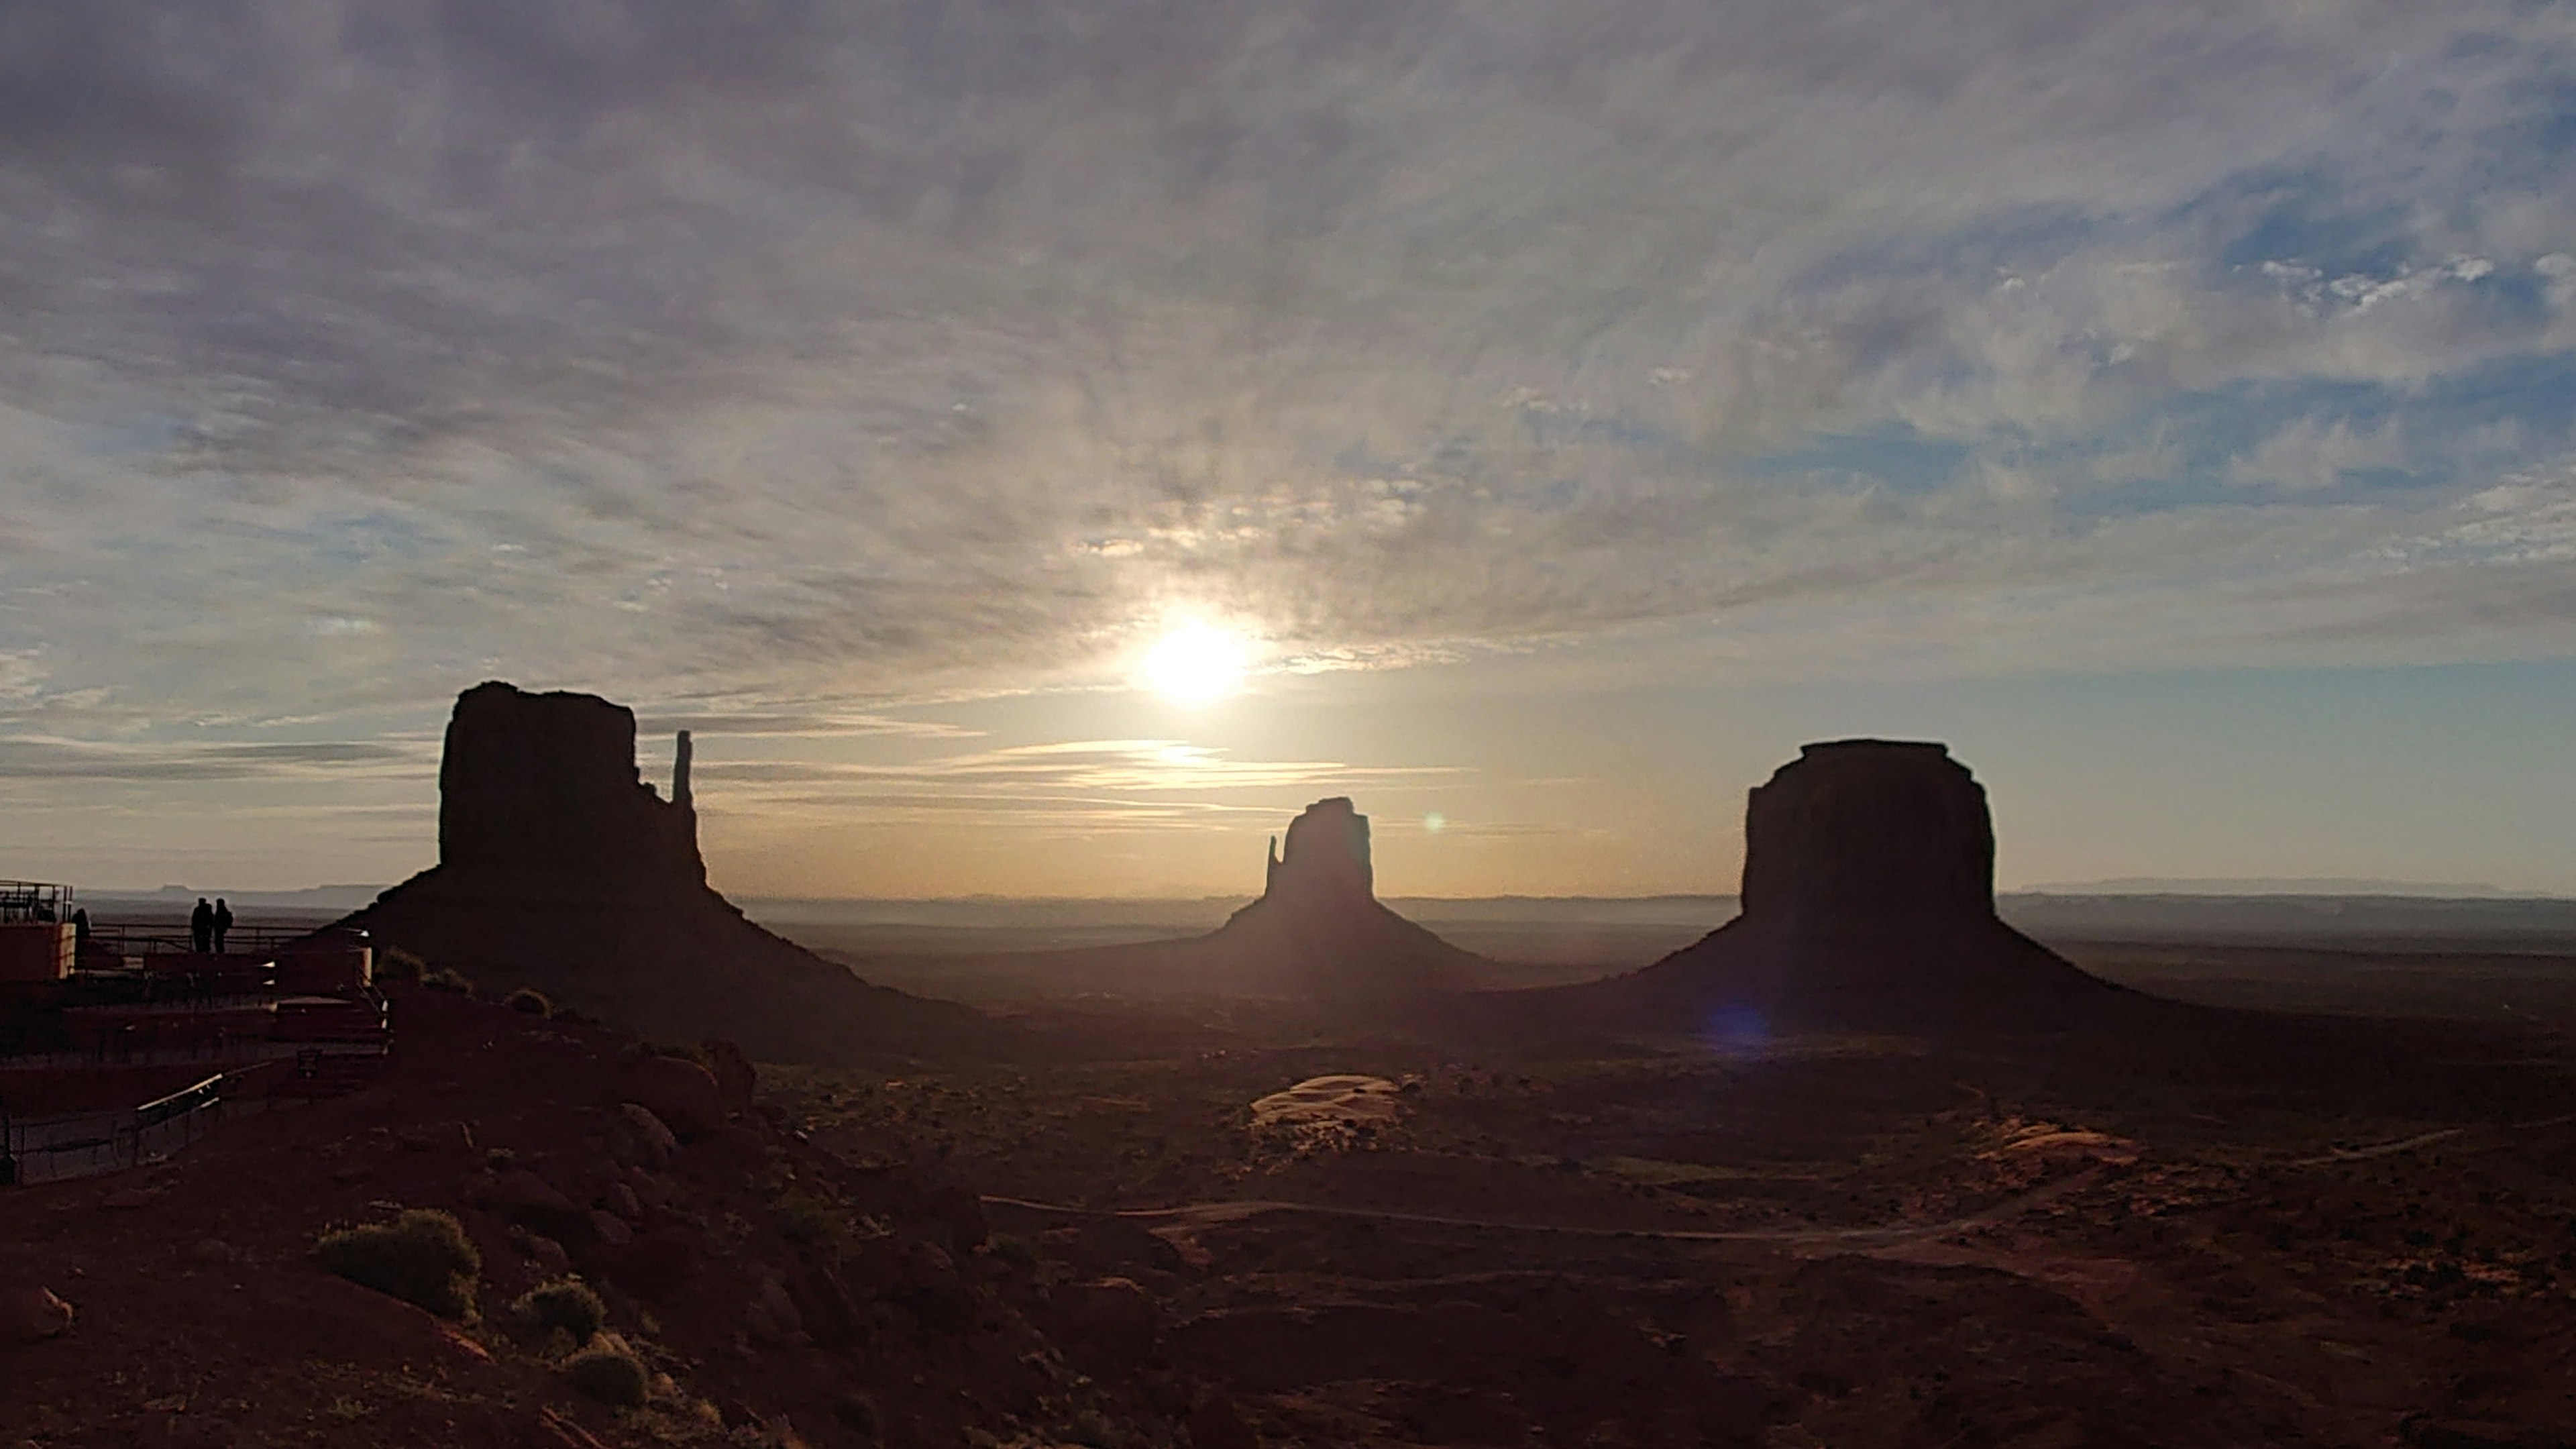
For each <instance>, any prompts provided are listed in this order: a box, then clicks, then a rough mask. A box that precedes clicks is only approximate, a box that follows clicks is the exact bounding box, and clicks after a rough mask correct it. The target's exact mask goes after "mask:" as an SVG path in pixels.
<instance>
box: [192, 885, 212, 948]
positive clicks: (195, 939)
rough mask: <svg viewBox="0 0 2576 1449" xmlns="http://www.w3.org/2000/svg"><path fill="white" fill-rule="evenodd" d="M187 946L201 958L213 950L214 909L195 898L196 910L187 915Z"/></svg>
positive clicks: (201, 899) (202, 897)
mask: <svg viewBox="0 0 2576 1449" xmlns="http://www.w3.org/2000/svg"><path fill="white" fill-rule="evenodd" d="M188 946H189V949H191V950H193V951H195V952H196V953H197V954H198V955H200V956H203V955H205V954H206V953H208V952H210V951H212V950H214V949H215V908H214V907H213V906H211V905H208V904H207V903H206V898H205V897H204V896H199V897H197V908H196V909H195V910H193V911H190V912H189V913H188Z"/></svg>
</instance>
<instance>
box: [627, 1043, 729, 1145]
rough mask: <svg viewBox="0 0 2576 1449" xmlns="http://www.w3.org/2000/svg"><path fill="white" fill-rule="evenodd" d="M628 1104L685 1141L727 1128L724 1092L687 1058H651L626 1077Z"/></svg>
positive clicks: (708, 1072)
mask: <svg viewBox="0 0 2576 1449" xmlns="http://www.w3.org/2000/svg"><path fill="white" fill-rule="evenodd" d="M626 1100H627V1101H629V1102H632V1103H634V1104H636V1105H637V1106H640V1107H642V1108H644V1109H645V1110H646V1111H648V1112H651V1113H652V1114H653V1115H654V1116H656V1117H659V1118H660V1119H662V1121H663V1122H664V1123H665V1124H667V1125H668V1126H669V1127H670V1129H671V1131H672V1132H673V1133H675V1134H676V1135H677V1136H678V1137H679V1138H680V1139H681V1140H682V1141H687V1140H689V1139H692V1138H697V1137H704V1136H706V1135H707V1134H709V1133H711V1132H715V1131H717V1130H718V1129H720V1128H722V1127H723V1126H724V1125H725V1117H726V1111H725V1100H724V1088H722V1087H720V1086H718V1085H717V1084H716V1077H715V1073H713V1072H710V1071H708V1070H707V1069H706V1068H704V1067H702V1066H699V1065H698V1064H697V1063H696V1062H693V1061H690V1060H688V1059H687V1058H685V1057H666V1056H648V1057H646V1058H644V1059H643V1060H641V1061H639V1062H637V1063H636V1064H635V1065H634V1066H633V1067H632V1068H630V1069H629V1070H628V1071H627V1073H626Z"/></svg>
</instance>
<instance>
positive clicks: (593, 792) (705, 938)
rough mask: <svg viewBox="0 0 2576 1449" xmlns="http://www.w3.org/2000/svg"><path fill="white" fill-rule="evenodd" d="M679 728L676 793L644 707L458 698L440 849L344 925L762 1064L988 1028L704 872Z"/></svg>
mask: <svg viewBox="0 0 2576 1449" xmlns="http://www.w3.org/2000/svg"><path fill="white" fill-rule="evenodd" d="M690 755H691V751H690V743H689V736H688V734H687V732H686V731H682V732H681V734H680V737H679V752H678V756H677V760H676V763H675V765H674V768H673V778H672V781H671V796H672V798H671V799H669V800H664V799H662V798H661V797H660V796H659V795H657V794H656V793H655V792H654V790H653V787H652V786H651V785H648V784H646V783H644V781H643V779H642V778H641V776H640V775H639V774H638V773H637V770H636V767H635V715H634V712H633V711H631V710H629V709H627V708H625V707H624V706H622V705H617V704H612V703H610V702H609V701H607V700H604V699H601V698H599V697H597V696H595V695H588V694H569V693H553V694H530V693H526V692H524V691H522V690H519V689H517V688H514V687H513V686H511V685H508V684H502V683H498V682H494V683H487V684H479V685H476V686H475V687H474V688H472V689H469V690H467V691H465V692H464V693H463V694H461V695H459V696H458V697H457V700H456V710H455V713H454V714H453V715H452V716H450V718H449V720H448V724H447V741H446V752H445V754H444V756H443V758H442V759H441V761H440V764H439V770H438V791H439V804H438V864H437V865H436V866H433V867H431V868H430V869H428V870H425V871H423V872H421V873H420V874H419V875H416V876H414V877H412V878H411V879H410V880H407V881H405V882H403V883H402V884H401V885H398V886H395V887H394V888H393V889H391V890H389V891H386V892H385V893H384V894H383V895H381V896H378V897H377V898H376V900H375V902H374V903H373V904H371V905H369V906H368V907H366V908H365V909H364V910H361V911H359V912H357V913H355V914H354V915H352V916H350V917H348V918H347V920H346V921H344V922H343V923H342V924H344V925H350V926H360V927H364V928H366V929H367V930H368V931H370V932H372V933H373V934H374V936H375V940H376V944H377V945H378V946H379V947H401V948H404V949H406V950H409V951H411V952H413V953H415V954H417V955H418V956H420V957H421V958H422V959H423V960H425V961H428V962H429V963H431V964H432V965H433V966H446V967H453V968H455V969H457V970H459V971H462V972H463V973H465V974H466V975H467V976H469V977H471V978H472V979H473V980H474V981H475V983H476V985H477V986H479V987H480V988H482V989H484V990H487V991H507V990H512V989H515V988H518V987H521V986H529V987H534V988H536V989H537V990H539V991H542V992H544V993H546V995H547V996H548V997H550V998H551V999H553V1000H554V1001H555V1002H557V1003H558V1004H560V1005H564V1006H568V1007H572V1008H574V1009H576V1010H578V1011H581V1012H583V1013H585V1014H588V1015H591V1016H596V1017H599V1018H602V1019H604V1020H608V1021H615V1022H618V1023H620V1024H622V1025H626V1026H629V1027H632V1028H634V1029H636V1030H638V1031H641V1032H643V1033H645V1034H647V1035H652V1036H668V1037H673V1038H677V1039H680V1040H684V1041H695V1040H698V1039H700V1038H702V1037H709V1036H718V1037H726V1038H730V1039H732V1040H734V1041H736V1042H738V1043H739V1044H741V1046H742V1047H743V1048H744V1049H745V1050H747V1051H749V1052H751V1053H752V1054H753V1055H755V1056H760V1057H764V1058H765V1059H768V1060H835V1059H843V1058H848V1057H851V1056H856V1055H868V1056H874V1055H885V1054H901V1055H922V1056H932V1055H942V1054H947V1053H951V1052H956V1051H959V1050H971V1049H974V1048H975V1047H976V1046H978V1045H979V1044H981V1043H983V1042H984V1041H985V1039H986V1038H987V1037H988V1036H989V1035H990V1033H991V1030H992V1028H991V1023H989V1022H988V1021H987V1020H986V1019H985V1018H983V1017H981V1016H980V1015H978V1014H977V1013H976V1012H974V1011H972V1010H970V1009H968V1008H966V1007H963V1006H958V1005H955V1004H953V1003H949V1002H939V1001H927V1000H923V999H921V998H919V997H914V996H908V995H906V994H904V993H902V992H899V991H894V990H891V989H889V988H886V987H881V986H873V985H870V984H868V983H866V982H864V981H861V980H859V979H858V978H857V977H855V976H853V975H851V974H850V973H849V972H848V971H847V970H846V969H844V968H842V967H840V966H836V965H833V964H832V963H830V962H828V961H825V960H822V959H821V958H819V957H817V956H815V955H813V954H812V953H810V952H808V951H806V950H805V949H804V948H803V947H801V946H797V945H795V944H793V943H791V942H789V941H786V940H783V939H781V938H780V937H777V936H774V935H772V934H770V933H769V932H768V931H765V930H763V929H761V928H760V927H759V926H756V925H754V924H752V923H751V922H750V921H749V920H746V919H745V918H744V917H743V914H742V912H741V911H740V910H738V909H736V908H735V906H734V905H733V903H732V902H730V901H728V900H726V899H725V898H724V897H723V896H722V895H720V894H718V893H717V892H716V891H715V890H714V889H713V888H711V887H710V886H708V884H707V868H706V864H705V862H704V861H703V860H702V859H701V858H700V857H699V854H698V830H697V824H698V817H697V808H696V805H695V803H694V801H693V799H692V798H691V795H690V790H689V763H690Z"/></svg>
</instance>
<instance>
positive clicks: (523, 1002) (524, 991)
mask: <svg viewBox="0 0 2576 1449" xmlns="http://www.w3.org/2000/svg"><path fill="white" fill-rule="evenodd" d="M501 1001H502V1004H503V1005H505V1006H507V1007H509V1008H510V1009H511V1010H512V1011H516V1012H519V1013H522V1014H524V1015H527V1016H552V1015H554V1014H555V1004H554V1003H553V1002H552V1001H549V1000H547V999H546V994H545V993H544V992H542V991H539V990H538V989H536V988H535V987H533V986H522V987H520V988H519V989H518V990H516V991H513V992H511V993H510V994H509V995H508V996H505V997H503V998H501Z"/></svg>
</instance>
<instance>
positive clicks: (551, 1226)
mask: <svg viewBox="0 0 2576 1449" xmlns="http://www.w3.org/2000/svg"><path fill="white" fill-rule="evenodd" d="M492 1211H493V1212H494V1213H495V1214H497V1215H499V1216H500V1217H501V1218H502V1219H503V1220H504V1221H507V1222H513V1223H517V1224H518V1225H519V1226H521V1227H523V1228H526V1229H528V1230H529V1231H530V1232H534V1233H542V1234H544V1235H545V1236H547V1237H550V1238H555V1239H565V1238H576V1239H577V1238H580V1237H582V1236H583V1235H585V1234H587V1233H588V1232H589V1231H590V1230H591V1228H590V1214H589V1212H588V1211H586V1210H585V1209H583V1208H581V1207H578V1206H576V1205H575V1204H574V1202H573V1200H572V1199H571V1198H569V1197H566V1196H565V1195H564V1192H563V1189H561V1188H559V1187H556V1186H555V1185H554V1184H553V1183H551V1182H548V1181H546V1180H545V1179H544V1178H542V1177H539V1176H538V1175H537V1174H536V1173H534V1172H532V1171H530V1170H529V1169H527V1168H524V1167H513V1168H511V1169H510V1170H509V1171H507V1172H504V1173H502V1174H501V1177H500V1180H499V1181H498V1182H496V1183H494V1184H493V1187H492Z"/></svg>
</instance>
